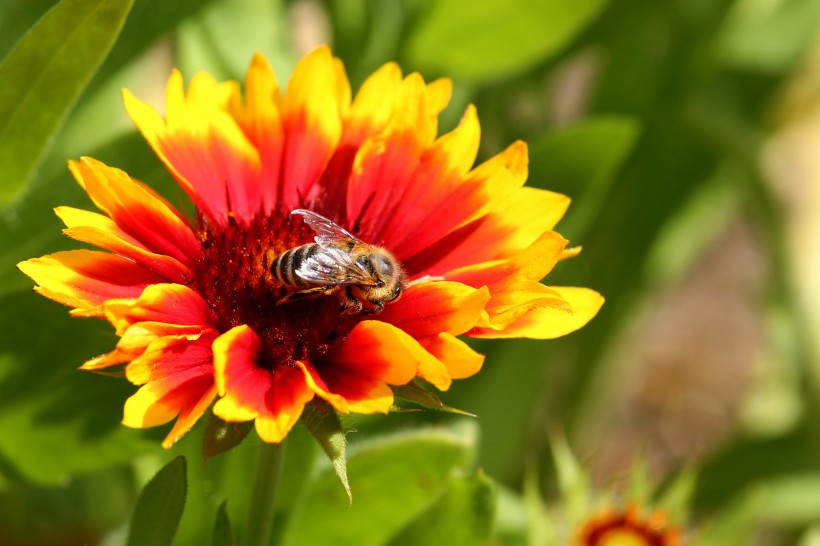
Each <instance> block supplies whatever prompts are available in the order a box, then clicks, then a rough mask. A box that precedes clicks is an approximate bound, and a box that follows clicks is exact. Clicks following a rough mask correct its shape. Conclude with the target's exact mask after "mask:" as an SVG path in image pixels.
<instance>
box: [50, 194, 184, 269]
mask: <svg viewBox="0 0 820 546" xmlns="http://www.w3.org/2000/svg"><path fill="white" fill-rule="evenodd" d="M54 212H56V213H57V216H59V217H60V219H61V220H62V221H63V223H64V224H65V225H66V229H64V230H63V233H65V234H66V235H68V236H69V237H71V238H72V239H76V240H78V241H82V242H84V243H89V244H92V245H94V246H97V247H99V248H104V249H106V250H110V251H111V252H114V253H115V254H119V255H120V256H123V257H125V258H129V259H131V260H133V261H135V262H137V263H138V264H140V265H142V266H144V267H145V268H147V269H150V270H151V271H154V272H155V273H156V274H157V275H160V276H162V277H163V279H165V280H166V281H171V282H180V283H185V282H190V281H191V280H192V279H193V273H192V272H191V270H190V269H189V268H188V267H186V266H185V265H183V264H182V263H181V262H180V261H179V260H177V259H176V258H172V257H171V256H167V255H165V254H158V253H156V252H152V251H151V250H150V249H148V248H146V247H145V245H143V244H142V243H141V242H140V241H139V240H137V239H135V238H134V237H132V236H131V235H129V234H128V233H126V232H125V231H123V230H122V229H121V228H120V227H119V226H118V225H117V224H116V222H114V220H111V219H110V218H108V217H107V216H104V215H102V214H97V213H95V212H89V211H86V210H82V209H75V208H72V207H57V208H56V209H54Z"/></svg>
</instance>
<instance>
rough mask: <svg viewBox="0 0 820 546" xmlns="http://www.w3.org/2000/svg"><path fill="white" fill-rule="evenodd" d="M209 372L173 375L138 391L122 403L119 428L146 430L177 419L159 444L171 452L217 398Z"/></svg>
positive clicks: (194, 370) (193, 371)
mask: <svg viewBox="0 0 820 546" xmlns="http://www.w3.org/2000/svg"><path fill="white" fill-rule="evenodd" d="M208 368H209V369H207V370H206V369H204V367H203V369H200V368H197V369H193V370H190V371H189V372H188V373H178V374H174V375H171V376H168V377H165V378H163V379H160V380H156V381H151V382H150V383H148V384H147V385H144V386H142V387H140V389H139V390H138V391H137V392H136V393H135V394H134V395H132V396H131V397H130V398H128V400H126V401H125V409H124V411H123V419H122V424H123V425H125V426H127V427H134V428H146V427H153V426H157V425H163V424H165V423H167V422H168V421H170V420H171V419H173V418H174V417H178V419H177V422H176V424H175V425H174V427H173V428H172V429H171V432H170V433H169V434H168V436H166V437H165V440H164V441H163V442H162V446H163V447H164V448H166V449H167V448H170V447H171V446H172V445H173V444H174V443H175V442H176V441H177V440H179V438H181V437H182V435H183V434H185V433H186V432H187V431H188V430H189V429H190V428H191V427H192V426H193V425H194V423H196V421H197V420H198V419H199V418H200V417H201V416H202V414H203V413H204V412H205V410H206V409H207V408H208V406H210V405H211V402H213V400H214V397H215V396H216V388H215V387H214V384H213V372H212V370H211V369H210V367H208Z"/></svg>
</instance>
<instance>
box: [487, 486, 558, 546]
mask: <svg viewBox="0 0 820 546" xmlns="http://www.w3.org/2000/svg"><path fill="white" fill-rule="evenodd" d="M525 479H526V477H525ZM525 488H526V483H525ZM496 490H497V500H496V502H497V507H496V514H497V515H496V528H495V537H496V542H497V543H498V544H503V545H504V546H526V545H527V544H540V545H544V546H547V544H549V543H548V542H547V537H548V535H546V534H544V535H543V536H540V535H538V534H536V533H533V532H531V530H530V529H529V528H528V527H531V526H532V525H533V523H535V524H536V525H538V526H547V525H549V523H550V522H549V520H548V519H547V515H546V512H545V511H541V510H540V509H539V510H538V513H537V514H535V515H536V516H537V519H536V520H535V522H533V521H532V518H531V514H532V512H531V510H530V502H529V500H528V499H522V498H521V497H520V496H519V495H518V493H517V492H515V491H512V490H511V489H508V488H506V487H504V486H503V485H502V484H496ZM525 495H526V493H525ZM539 502H540V499H539ZM534 538H539V539H540V542H533V539H534Z"/></svg>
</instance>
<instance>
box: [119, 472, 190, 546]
mask: <svg viewBox="0 0 820 546" xmlns="http://www.w3.org/2000/svg"><path fill="white" fill-rule="evenodd" d="M187 489H188V484H187V478H186V464H185V457H182V456H180V457H177V458H175V459H174V460H173V461H171V462H170V463H168V464H167V465H165V466H164V467H163V468H162V469H161V470H160V471H159V472H157V474H156V476H154V477H153V478H152V479H151V481H149V482H148V483H147V484H146V485H145V488H143V490H142V493H140V497H139V499H138V500H137V506H136V508H135V509H134V517H133V518H132V519H131V530H130V532H129V535H128V543H127V544H128V546H166V545H170V544H171V541H172V540H173V539H174V534H175V533H176V531H177V526H178V525H179V519H180V518H181V517H182V512H183V510H184V508H185V496H186V495H187V492H188V491H187Z"/></svg>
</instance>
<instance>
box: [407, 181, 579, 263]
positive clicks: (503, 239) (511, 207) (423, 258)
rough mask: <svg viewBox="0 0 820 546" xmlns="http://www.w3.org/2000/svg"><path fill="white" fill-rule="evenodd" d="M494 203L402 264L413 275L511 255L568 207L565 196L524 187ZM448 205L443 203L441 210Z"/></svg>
mask: <svg viewBox="0 0 820 546" xmlns="http://www.w3.org/2000/svg"><path fill="white" fill-rule="evenodd" d="M494 205H495V209H493V210H492V211H491V212H490V213H489V214H487V215H485V216H483V217H481V218H479V219H477V220H474V221H473V222H471V223H470V224H467V225H463V226H461V227H460V228H458V229H456V230H454V231H451V232H450V233H448V234H447V235H446V236H444V237H442V238H440V239H439V240H438V242H436V243H434V244H432V245H430V246H428V247H427V248H426V249H424V250H422V251H421V252H419V253H417V254H416V255H415V256H413V257H411V258H409V259H407V260H405V261H404V263H405V266H406V267H407V268H408V270H410V271H412V272H413V273H414V274H416V275H443V274H446V273H447V272H448V271H450V270H452V269H457V268H460V267H465V266H468V265H470V264H477V263H481V262H486V261H490V260H496V259H501V258H506V257H514V256H516V255H518V254H520V253H521V252H522V251H524V250H525V249H527V248H528V247H529V246H531V245H533V244H534V243H535V242H536V241H537V240H538V239H539V238H541V237H542V236H543V234H544V233H548V232H549V230H551V229H552V228H553V227H554V226H555V224H556V222H558V220H560V218H561V217H562V216H563V214H564V211H565V210H566V208H567V207H568V206H569V198H568V197H566V196H564V195H561V194H558V193H554V192H549V191H546V190H540V189H536V188H526V187H525V188H518V189H517V190H515V191H513V192H512V193H511V194H510V195H508V196H506V198H503V199H496V200H495V202H494ZM450 208H451V206H450V205H445V210H450ZM431 224H432V222H431ZM428 229H429V228H428ZM564 244H566V243H564Z"/></svg>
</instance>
